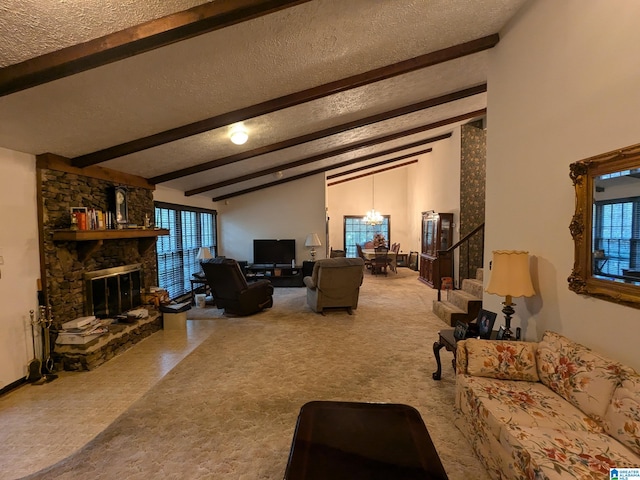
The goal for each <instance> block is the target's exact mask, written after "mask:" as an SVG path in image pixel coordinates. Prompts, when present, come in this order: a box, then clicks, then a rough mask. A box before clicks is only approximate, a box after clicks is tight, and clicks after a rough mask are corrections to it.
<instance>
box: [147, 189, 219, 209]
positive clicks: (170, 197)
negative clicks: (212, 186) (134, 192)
mask: <svg viewBox="0 0 640 480" xmlns="http://www.w3.org/2000/svg"><path fill="white" fill-rule="evenodd" d="M153 199H154V200H155V201H156V202H165V203H174V204H176V205H188V206H190V207H199V208H208V209H210V210H216V209H217V205H218V204H217V203H215V202H212V201H211V197H207V196H205V195H193V196H191V197H186V196H185V195H184V192H183V191H181V190H176V189H174V188H167V187H163V186H162V185H157V186H156V189H155V190H154V192H153Z"/></svg>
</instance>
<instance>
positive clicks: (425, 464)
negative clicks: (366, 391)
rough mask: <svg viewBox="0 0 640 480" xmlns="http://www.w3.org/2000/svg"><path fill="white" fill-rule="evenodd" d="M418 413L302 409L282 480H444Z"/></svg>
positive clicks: (315, 405)
mask: <svg viewBox="0 0 640 480" xmlns="http://www.w3.org/2000/svg"><path fill="white" fill-rule="evenodd" d="M447 478H448V477H447V474H446V472H445V470H444V468H443V466H442V462H441V461H440V457H439V456H438V452H437V451H436V449H435V447H434V445H433V442H432V441H431V437H430V436H429V432H428V431H427V428H426V427H425V425H424V422H423V421H422V417H421V416H420V413H418V411H417V410H416V409H415V408H413V407H411V406H409V405H402V404H390V403H360V402H331V401H314V402H309V403H306V404H304V405H303V406H302V408H301V409H300V414H299V416H298V422H297V424H296V430H295V433H294V436H293V442H292V445H291V452H290V454H289V461H288V463H287V468H286V472H285V475H284V479H285V480H354V479H370V480H447Z"/></svg>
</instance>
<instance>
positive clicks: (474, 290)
mask: <svg viewBox="0 0 640 480" xmlns="http://www.w3.org/2000/svg"><path fill="white" fill-rule="evenodd" d="M462 291H464V292H467V293H469V294H471V295H473V296H474V297H476V298H480V299H482V292H483V291H484V287H483V284H482V280H478V279H475V278H465V279H464V280H462Z"/></svg>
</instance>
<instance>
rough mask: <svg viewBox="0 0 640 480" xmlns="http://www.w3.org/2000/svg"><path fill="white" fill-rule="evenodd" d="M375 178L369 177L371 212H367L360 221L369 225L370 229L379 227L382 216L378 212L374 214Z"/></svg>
mask: <svg viewBox="0 0 640 480" xmlns="http://www.w3.org/2000/svg"><path fill="white" fill-rule="evenodd" d="M375 178H376V176H375V175H373V176H372V177H371V207H373V208H371V210H369V211H368V212H367V214H366V215H365V216H364V217H362V221H363V222H364V223H365V224H367V225H371V226H372V227H373V226H375V225H380V224H381V223H382V215H380V212H376V209H375V188H376V187H375Z"/></svg>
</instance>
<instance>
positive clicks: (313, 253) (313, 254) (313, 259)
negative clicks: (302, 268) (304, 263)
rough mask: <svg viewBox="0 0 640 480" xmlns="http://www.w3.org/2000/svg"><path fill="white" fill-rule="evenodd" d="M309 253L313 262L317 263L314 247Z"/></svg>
mask: <svg viewBox="0 0 640 480" xmlns="http://www.w3.org/2000/svg"><path fill="white" fill-rule="evenodd" d="M309 253H310V254H311V261H312V262H315V261H316V249H315V248H314V247H311V251H310V252H309Z"/></svg>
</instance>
